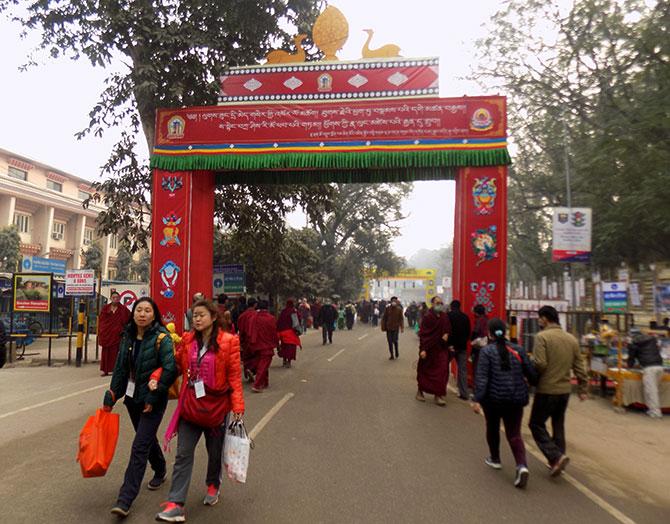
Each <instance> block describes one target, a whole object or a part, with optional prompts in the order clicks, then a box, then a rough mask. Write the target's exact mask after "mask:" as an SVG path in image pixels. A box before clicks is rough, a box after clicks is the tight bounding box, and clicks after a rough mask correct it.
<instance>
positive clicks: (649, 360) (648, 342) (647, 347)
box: [628, 334, 663, 368]
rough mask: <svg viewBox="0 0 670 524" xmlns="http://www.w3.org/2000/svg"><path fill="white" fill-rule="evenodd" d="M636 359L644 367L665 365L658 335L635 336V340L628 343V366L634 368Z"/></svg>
mask: <svg viewBox="0 0 670 524" xmlns="http://www.w3.org/2000/svg"><path fill="white" fill-rule="evenodd" d="M636 360H637V361H638V362H639V363H640V367H643V368H647V367H650V366H662V365H663V357H662V356H661V350H660V349H659V347H658V339H657V338H656V337H654V336H652V335H643V334H641V335H635V336H634V337H633V341H632V342H631V343H630V344H628V367H629V368H632V367H633V366H634V365H635V361H636Z"/></svg>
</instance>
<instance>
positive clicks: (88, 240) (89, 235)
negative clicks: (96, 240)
mask: <svg viewBox="0 0 670 524" xmlns="http://www.w3.org/2000/svg"><path fill="white" fill-rule="evenodd" d="M92 243H93V229H92V228H90V227H87V228H85V229H84V245H85V246H89V245H91V244H92Z"/></svg>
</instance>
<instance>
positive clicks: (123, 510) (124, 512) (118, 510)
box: [110, 504, 130, 519]
mask: <svg viewBox="0 0 670 524" xmlns="http://www.w3.org/2000/svg"><path fill="white" fill-rule="evenodd" d="M110 513H111V514H112V515H116V516H117V517H119V518H122V519H125V518H126V517H127V516H128V514H129V513H130V508H127V507H125V506H124V505H123V504H117V505H116V506H114V507H113V508H112V509H111V511H110Z"/></svg>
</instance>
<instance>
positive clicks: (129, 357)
mask: <svg viewBox="0 0 670 524" xmlns="http://www.w3.org/2000/svg"><path fill="white" fill-rule="evenodd" d="M158 368H162V373H161V377H160V380H159V381H158V383H157V384H156V389H155V390H154V391H151V390H150V389H149V380H150V378H151V374H152V373H154V372H155V371H156V370H157V369H158ZM176 376H177V370H176V366H175V360H174V353H173V346H172V338H171V337H170V334H169V332H168V330H167V329H165V326H164V325H163V322H162V321H161V315H160V311H159V310H158V307H157V306H156V303H155V302H154V301H153V299H151V298H149V297H143V298H140V299H139V300H138V301H137V302H135V304H134V305H133V310H132V312H131V318H130V321H129V322H128V325H127V326H126V329H125V331H124V333H123V336H122V337H121V342H120V344H119V355H118V357H117V359H116V365H115V366H114V372H113V373H112V380H111V384H110V386H109V390H107V391H106V392H105V396H104V400H103V409H105V410H106V411H111V410H112V408H113V407H114V404H115V403H116V401H117V400H118V399H120V398H121V397H124V395H125V397H124V401H123V403H124V404H125V405H126V409H127V410H128V415H129V416H130V421H131V422H132V424H133V428H134V429H135V438H134V439H133V444H132V448H131V451H130V460H129V461H128V466H127V468H126V473H125V476H124V479H123V484H122V485H121V489H120V491H119V496H118V499H117V502H116V505H115V506H114V507H113V508H112V510H111V512H112V513H113V514H115V515H117V516H119V517H126V516H128V513H129V512H130V507H131V505H132V503H133V501H134V500H135V498H136V497H137V495H138V493H139V490H140V484H141V483H142V479H143V478H144V472H145V470H146V468H147V460H148V461H149V464H151V469H153V471H154V476H153V478H152V479H151V480H150V481H149V484H148V486H147V488H149V489H150V490H156V489H158V488H159V487H160V486H161V485H162V484H163V482H165V479H166V477H167V467H166V464H165V457H164V456H163V452H162V451H161V448H160V445H159V444H158V439H157V438H156V432H157V431H158V426H160V423H161V420H162V419H163V414H164V413H165V408H166V406H167V400H168V399H167V397H168V390H169V388H170V386H171V385H172V383H173V382H174V381H175V378H176Z"/></svg>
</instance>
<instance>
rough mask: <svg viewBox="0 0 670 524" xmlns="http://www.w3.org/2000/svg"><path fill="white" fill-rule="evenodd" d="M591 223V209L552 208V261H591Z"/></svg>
mask: <svg viewBox="0 0 670 524" xmlns="http://www.w3.org/2000/svg"><path fill="white" fill-rule="evenodd" d="M591 223H592V214H591V208H588V207H573V208H568V207H556V208H554V220H553V248H552V253H551V255H552V260H553V261H554V262H588V261H589V260H591Z"/></svg>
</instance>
